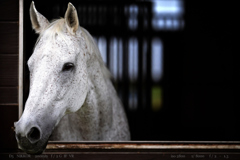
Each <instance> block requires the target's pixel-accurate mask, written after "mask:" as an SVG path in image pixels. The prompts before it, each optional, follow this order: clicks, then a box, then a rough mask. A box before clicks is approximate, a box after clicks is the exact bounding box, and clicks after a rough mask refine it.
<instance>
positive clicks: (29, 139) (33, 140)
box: [14, 123, 48, 154]
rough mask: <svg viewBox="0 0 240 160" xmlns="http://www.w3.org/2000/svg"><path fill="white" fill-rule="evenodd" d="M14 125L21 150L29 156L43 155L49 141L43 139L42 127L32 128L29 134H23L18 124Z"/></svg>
mask: <svg viewBox="0 0 240 160" xmlns="http://www.w3.org/2000/svg"><path fill="white" fill-rule="evenodd" d="M14 125H15V128H16V130H15V132H16V139H17V142H18V147H19V149H21V150H23V151H25V152H26V153H28V154H41V153H42V152H43V151H44V150H45V148H46V145H47V142H48V141H47V140H44V139H43V138H42V131H41V129H40V127H38V126H32V127H30V129H29V130H28V131H27V132H21V130H20V129H18V127H19V126H18V123H15V124H14Z"/></svg>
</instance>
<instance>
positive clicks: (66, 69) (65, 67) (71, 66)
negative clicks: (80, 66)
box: [62, 63, 74, 71]
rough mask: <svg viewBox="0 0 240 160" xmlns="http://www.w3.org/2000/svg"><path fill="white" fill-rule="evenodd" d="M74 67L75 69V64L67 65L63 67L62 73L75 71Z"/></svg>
mask: <svg viewBox="0 0 240 160" xmlns="http://www.w3.org/2000/svg"><path fill="white" fill-rule="evenodd" d="M73 67H74V64H73V63H65V64H64V65H63V68H62V71H70V70H72V69H73Z"/></svg>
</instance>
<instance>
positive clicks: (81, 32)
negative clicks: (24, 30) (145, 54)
mask: <svg viewBox="0 0 240 160" xmlns="http://www.w3.org/2000/svg"><path fill="white" fill-rule="evenodd" d="M65 23H66V22H65V19H64V18H60V19H55V20H53V21H52V22H51V23H50V24H49V25H48V26H47V27H46V28H45V29H44V30H43V31H42V32H40V35H39V37H38V39H37V41H36V44H35V46H34V49H35V47H36V45H37V44H38V42H39V41H40V39H41V37H42V36H43V34H44V33H46V32H47V34H48V35H49V36H50V38H49V40H50V41H55V39H56V36H55V35H56V34H57V35H58V36H60V37H61V38H63V39H64V36H63V33H64V32H66V30H67V27H66V25H65ZM70 34H72V35H74V33H70ZM76 34H77V35H78V37H80V38H81V39H82V40H85V41H86V44H87V46H88V47H92V48H91V49H92V51H93V52H92V53H93V54H95V55H92V56H95V57H96V59H97V60H98V62H99V64H100V66H101V71H102V74H103V76H104V77H105V78H107V79H110V78H111V77H112V76H111V73H110V71H109V70H108V69H107V67H106V65H105V63H104V61H103V59H102V56H101V53H100V51H99V49H98V46H97V45H96V43H95V41H94V39H93V38H92V36H91V35H90V34H89V33H88V31H87V30H86V29H84V28H82V27H80V26H79V29H78V31H77V33H76ZM89 49H90V48H89Z"/></svg>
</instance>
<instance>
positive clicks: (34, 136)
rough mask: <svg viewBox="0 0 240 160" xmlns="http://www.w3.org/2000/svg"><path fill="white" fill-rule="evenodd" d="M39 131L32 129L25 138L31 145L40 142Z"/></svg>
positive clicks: (35, 128)
mask: <svg viewBox="0 0 240 160" xmlns="http://www.w3.org/2000/svg"><path fill="white" fill-rule="evenodd" d="M40 134H41V133H40V131H39V129H38V128H37V127H32V128H31V129H30V131H29V132H28V134H27V138H28V139H29V141H30V142H31V143H35V142H37V141H39V140H40V136H41V135H40Z"/></svg>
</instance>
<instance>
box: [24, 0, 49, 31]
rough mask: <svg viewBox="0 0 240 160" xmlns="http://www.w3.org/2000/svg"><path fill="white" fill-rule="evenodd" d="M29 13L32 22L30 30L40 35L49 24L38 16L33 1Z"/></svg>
mask: <svg viewBox="0 0 240 160" xmlns="http://www.w3.org/2000/svg"><path fill="white" fill-rule="evenodd" d="M29 11H30V19H31V22H32V28H33V29H34V30H35V32H36V33H40V32H41V31H42V30H44V29H45V28H46V27H47V26H48V25H49V22H48V20H47V19H46V18H45V17H44V16H43V15H42V14H40V13H39V12H38V11H37V10H36V8H35V5H34V2H33V1H32V3H31V6H30V10H29Z"/></svg>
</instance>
